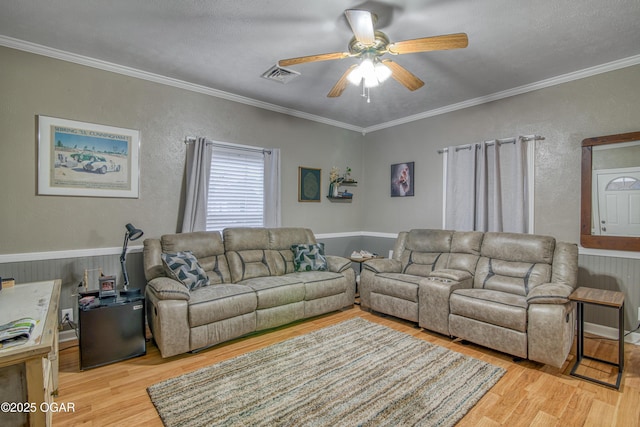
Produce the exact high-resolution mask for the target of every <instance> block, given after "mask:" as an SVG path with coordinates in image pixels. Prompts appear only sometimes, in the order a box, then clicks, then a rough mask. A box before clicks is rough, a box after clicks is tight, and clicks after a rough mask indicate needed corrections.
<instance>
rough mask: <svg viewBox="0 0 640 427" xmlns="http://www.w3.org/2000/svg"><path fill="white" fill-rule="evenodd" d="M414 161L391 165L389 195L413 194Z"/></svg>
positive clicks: (402, 195)
mask: <svg viewBox="0 0 640 427" xmlns="http://www.w3.org/2000/svg"><path fill="white" fill-rule="evenodd" d="M413 168H414V162H407V163H397V164H395V165H391V197H407V196H413V183H414V179H413Z"/></svg>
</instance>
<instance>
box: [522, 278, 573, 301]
mask: <svg viewBox="0 0 640 427" xmlns="http://www.w3.org/2000/svg"><path fill="white" fill-rule="evenodd" d="M572 292H573V288H572V287H571V286H569V285H567V284H565V283H544V284H542V285H539V286H536V287H535V288H533V289H532V290H531V291H530V292H529V294H528V295H527V302H528V303H529V304H565V303H567V302H569V295H571V293H572Z"/></svg>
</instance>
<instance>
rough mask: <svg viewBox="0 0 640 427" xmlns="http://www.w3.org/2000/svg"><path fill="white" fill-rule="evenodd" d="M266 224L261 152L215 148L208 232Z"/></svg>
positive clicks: (208, 205) (210, 183)
mask: <svg viewBox="0 0 640 427" xmlns="http://www.w3.org/2000/svg"><path fill="white" fill-rule="evenodd" d="M263 224H264V156H263V154H262V152H260V151H257V152H254V151H244V150H234V149H227V148H220V147H214V148H213V156H212V157H211V175H210V179H209V196H208V202H207V230H208V231H221V230H223V229H224V228H227V227H262V226H263Z"/></svg>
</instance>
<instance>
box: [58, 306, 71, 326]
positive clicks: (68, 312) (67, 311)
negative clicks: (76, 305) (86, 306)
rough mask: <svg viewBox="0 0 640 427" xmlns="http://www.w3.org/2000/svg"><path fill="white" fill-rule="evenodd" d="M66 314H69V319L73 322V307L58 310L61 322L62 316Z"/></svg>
mask: <svg viewBox="0 0 640 427" xmlns="http://www.w3.org/2000/svg"><path fill="white" fill-rule="evenodd" d="M67 315H68V316H69V321H70V322H73V309H72V308H65V309H63V310H61V311H60V322H61V323H62V322H63V321H64V318H65V316H67Z"/></svg>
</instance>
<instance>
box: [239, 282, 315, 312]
mask: <svg viewBox="0 0 640 427" xmlns="http://www.w3.org/2000/svg"><path fill="white" fill-rule="evenodd" d="M239 284H240V285H244V286H248V287H250V288H251V289H253V290H254V291H255V293H256V296H257V298H258V307H257V308H258V309H259V310H260V309H264V308H271V307H277V306H281V305H286V304H291V303H294V302H300V301H304V295H305V287H304V283H303V282H302V281H300V280H299V279H298V278H296V277H291V275H290V274H288V275H286V276H268V277H256V278H253V279H248V280H243V281H242V282H240V283H239Z"/></svg>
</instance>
